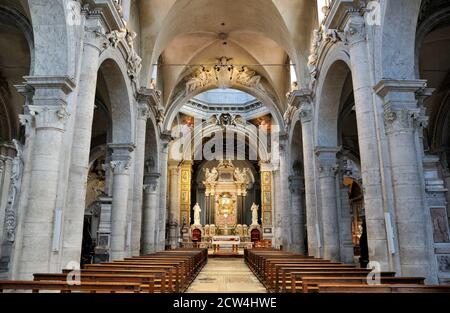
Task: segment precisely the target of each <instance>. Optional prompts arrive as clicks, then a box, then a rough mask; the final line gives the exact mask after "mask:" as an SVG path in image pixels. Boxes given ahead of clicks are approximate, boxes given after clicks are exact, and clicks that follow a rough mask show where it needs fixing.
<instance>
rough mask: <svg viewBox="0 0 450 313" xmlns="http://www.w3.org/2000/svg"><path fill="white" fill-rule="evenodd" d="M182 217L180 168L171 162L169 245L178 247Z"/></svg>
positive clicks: (173, 247)
mask: <svg viewBox="0 0 450 313" xmlns="http://www.w3.org/2000/svg"><path fill="white" fill-rule="evenodd" d="M179 216H180V168H179V167H178V162H169V244H170V247H171V249H176V248H177V247H178V235H179V233H180V232H179V226H180V221H179Z"/></svg>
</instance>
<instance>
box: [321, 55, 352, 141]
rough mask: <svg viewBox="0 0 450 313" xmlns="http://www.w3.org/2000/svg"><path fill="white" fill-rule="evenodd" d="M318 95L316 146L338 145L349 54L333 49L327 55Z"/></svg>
mask: <svg viewBox="0 0 450 313" xmlns="http://www.w3.org/2000/svg"><path fill="white" fill-rule="evenodd" d="M321 72H322V74H321V79H319V82H318V85H317V90H316V94H317V95H320V96H319V97H318V98H317V99H316V111H315V121H316V123H315V133H316V145H317V146H324V147H336V146H337V145H338V118H339V109H340V102H341V96H342V91H343V87H344V84H345V80H346V77H347V76H348V75H349V74H350V73H351V72H350V60H349V57H348V54H347V53H346V52H345V51H344V50H342V49H339V48H333V49H332V50H331V51H330V53H329V54H328V55H327V57H326V59H325V61H324V64H323V66H322V70H321Z"/></svg>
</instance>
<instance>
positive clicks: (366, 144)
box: [345, 13, 393, 270]
mask: <svg viewBox="0 0 450 313" xmlns="http://www.w3.org/2000/svg"><path fill="white" fill-rule="evenodd" d="M345 35H346V39H347V42H348V43H349V47H350V61H351V62H350V63H351V71H352V79H353V90H354V98H355V110H356V120H357V127H358V143H359V151H360V154H361V176H362V180H363V185H364V206H365V209H366V225H367V238H368V240H367V241H368V246H369V259H370V260H371V261H377V262H379V263H380V265H381V268H382V269H384V270H392V269H393V264H391V263H392V262H391V261H390V256H389V250H388V244H387V237H386V226H385V220H384V211H385V209H384V208H385V207H386V205H385V203H384V201H383V187H382V177H381V168H380V159H379V154H378V153H379V151H378V145H377V142H378V137H377V129H376V124H375V112H374V100H373V85H374V83H373V81H372V79H371V68H370V59H369V54H368V52H367V49H368V46H367V40H366V30H365V20H364V18H363V17H361V16H360V15H359V14H356V13H355V14H353V15H350V18H349V21H348V23H347V25H346V27H345Z"/></svg>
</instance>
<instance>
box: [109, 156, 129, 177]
mask: <svg viewBox="0 0 450 313" xmlns="http://www.w3.org/2000/svg"><path fill="white" fill-rule="evenodd" d="M130 164H131V158H128V159H125V160H113V161H111V162H110V166H111V169H112V171H113V173H114V174H119V175H120V174H128V170H129V169H130Z"/></svg>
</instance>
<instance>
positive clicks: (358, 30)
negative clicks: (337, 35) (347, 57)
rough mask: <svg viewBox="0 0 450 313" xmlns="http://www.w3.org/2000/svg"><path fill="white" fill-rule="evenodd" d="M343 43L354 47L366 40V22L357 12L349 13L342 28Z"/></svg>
mask: <svg viewBox="0 0 450 313" xmlns="http://www.w3.org/2000/svg"><path fill="white" fill-rule="evenodd" d="M344 36H345V41H346V42H347V43H348V44H350V45H355V44H357V43H360V42H364V41H365V40H366V21H365V20H364V17H363V16H361V15H360V14H359V13H358V12H352V13H350V15H349V17H348V20H347V24H346V25H345V27H344Z"/></svg>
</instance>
